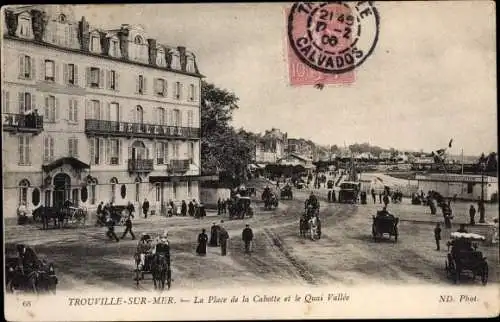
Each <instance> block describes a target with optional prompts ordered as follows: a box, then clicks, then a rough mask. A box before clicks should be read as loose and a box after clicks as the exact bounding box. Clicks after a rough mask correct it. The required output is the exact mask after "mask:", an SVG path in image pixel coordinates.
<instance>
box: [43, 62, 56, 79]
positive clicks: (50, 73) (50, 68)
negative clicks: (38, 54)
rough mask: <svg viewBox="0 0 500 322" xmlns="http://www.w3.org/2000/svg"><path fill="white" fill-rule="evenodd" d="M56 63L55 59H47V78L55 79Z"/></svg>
mask: <svg viewBox="0 0 500 322" xmlns="http://www.w3.org/2000/svg"><path fill="white" fill-rule="evenodd" d="M54 69H55V65H54V61H53V60H45V80H46V81H52V82H53V81H55V70H54Z"/></svg>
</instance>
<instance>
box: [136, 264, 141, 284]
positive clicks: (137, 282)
mask: <svg viewBox="0 0 500 322" xmlns="http://www.w3.org/2000/svg"><path fill="white" fill-rule="evenodd" d="M139 275H140V272H139V267H136V268H135V285H137V286H139V279H140V276H139Z"/></svg>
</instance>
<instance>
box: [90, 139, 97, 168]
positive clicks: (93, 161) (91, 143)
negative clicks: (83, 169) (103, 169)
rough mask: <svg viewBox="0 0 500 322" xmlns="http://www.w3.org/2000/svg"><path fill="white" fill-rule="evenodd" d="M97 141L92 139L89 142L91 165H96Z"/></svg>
mask: <svg viewBox="0 0 500 322" xmlns="http://www.w3.org/2000/svg"><path fill="white" fill-rule="evenodd" d="M95 140H96V138H90V140H89V151H90V164H91V165H94V164H95V157H94V155H95Z"/></svg>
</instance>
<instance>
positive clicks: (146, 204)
mask: <svg viewBox="0 0 500 322" xmlns="http://www.w3.org/2000/svg"><path fill="white" fill-rule="evenodd" d="M148 211H149V201H148V199H146V198H144V202H143V203H142V213H143V214H144V218H148Z"/></svg>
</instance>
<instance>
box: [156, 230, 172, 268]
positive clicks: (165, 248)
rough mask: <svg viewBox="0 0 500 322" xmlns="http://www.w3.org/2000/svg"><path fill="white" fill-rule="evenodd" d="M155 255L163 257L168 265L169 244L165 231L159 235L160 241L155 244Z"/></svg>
mask: <svg viewBox="0 0 500 322" xmlns="http://www.w3.org/2000/svg"><path fill="white" fill-rule="evenodd" d="M155 254H157V255H163V256H165V257H166V258H167V260H168V264H169V265H170V244H169V242H168V232H167V231H166V230H165V231H164V232H163V235H161V237H160V240H159V241H158V243H157V244H156V247H155Z"/></svg>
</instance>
